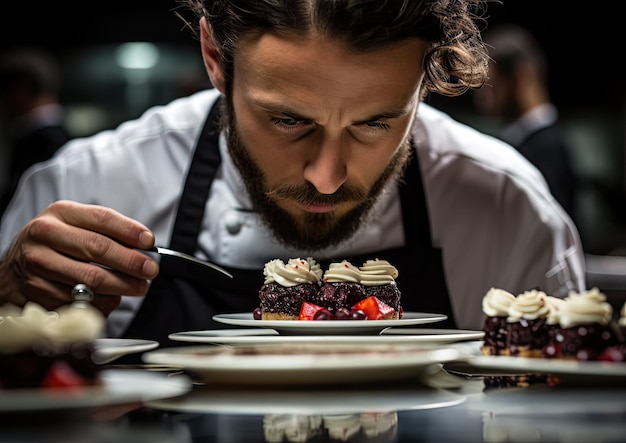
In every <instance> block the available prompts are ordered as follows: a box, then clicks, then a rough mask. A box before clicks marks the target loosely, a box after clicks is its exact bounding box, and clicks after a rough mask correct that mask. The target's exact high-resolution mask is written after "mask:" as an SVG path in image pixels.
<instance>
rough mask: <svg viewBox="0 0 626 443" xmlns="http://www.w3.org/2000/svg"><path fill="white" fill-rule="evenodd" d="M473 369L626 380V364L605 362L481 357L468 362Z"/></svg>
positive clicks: (499, 356) (475, 357)
mask: <svg viewBox="0 0 626 443" xmlns="http://www.w3.org/2000/svg"><path fill="white" fill-rule="evenodd" d="M466 363H467V364H469V365H470V366H471V367H473V368H483V369H490V370H502V371H514V372H516V373H520V372H525V373H529V372H540V373H550V374H556V375H575V376H610V377H625V378H626V363H624V362H605V361H579V360H560V359H549V358H528V357H513V356H507V355H480V356H474V357H472V358H469V359H468V360H467V362H466Z"/></svg>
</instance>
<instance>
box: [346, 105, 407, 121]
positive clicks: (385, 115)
mask: <svg viewBox="0 0 626 443" xmlns="http://www.w3.org/2000/svg"><path fill="white" fill-rule="evenodd" d="M408 112H409V111H407V109H404V108H403V109H396V110H390V111H385V112H381V113H380V114H375V115H372V116H370V117H366V118H364V119H361V120H358V121H355V122H354V123H353V124H355V125H360V124H364V123H369V122H375V121H377V120H388V119H394V118H398V117H402V116H403V115H406V114H407V113H408Z"/></svg>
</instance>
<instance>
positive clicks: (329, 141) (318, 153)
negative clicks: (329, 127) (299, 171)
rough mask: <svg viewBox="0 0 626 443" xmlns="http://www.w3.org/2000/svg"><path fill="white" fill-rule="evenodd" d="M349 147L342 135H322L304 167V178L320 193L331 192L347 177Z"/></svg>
mask: <svg viewBox="0 0 626 443" xmlns="http://www.w3.org/2000/svg"><path fill="white" fill-rule="evenodd" d="M348 151H349V147H348V146H347V145H346V142H345V141H342V137H341V136H338V137H322V138H321V140H320V142H319V144H318V146H317V149H316V150H315V154H314V156H313V157H312V158H311V159H310V160H309V161H308V163H307V164H306V165H305V167H304V178H305V179H306V180H307V181H308V182H309V183H311V184H312V185H313V186H315V188H316V189H317V190H318V192H320V193H322V194H333V193H335V192H336V191H337V189H339V187H340V186H341V185H342V184H344V183H345V181H346V179H347V177H348V168H347V165H346V158H347V155H348Z"/></svg>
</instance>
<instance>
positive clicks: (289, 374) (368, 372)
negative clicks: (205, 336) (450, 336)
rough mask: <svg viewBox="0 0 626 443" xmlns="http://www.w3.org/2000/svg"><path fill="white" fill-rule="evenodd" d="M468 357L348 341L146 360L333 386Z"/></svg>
mask: <svg viewBox="0 0 626 443" xmlns="http://www.w3.org/2000/svg"><path fill="white" fill-rule="evenodd" d="M461 357H464V354H462V353H461V352H459V351H457V350H455V349H445V348H438V349H424V348H423V347H421V348H420V347H418V346H413V345H403V344H396V345H389V344H381V345H375V344H371V343H370V344H369V345H367V346H355V345H354V344H348V343H342V344H335V345H333V346H329V345H328V344H325V343H310V342H309V343H297V344H284V343H283V344H276V345H269V344H261V345H254V346H228V345H197V346H184V347H174V348H163V349H157V350H154V351H149V352H146V353H145V354H143V356H142V358H143V360H144V361H145V362H146V363H152V364H160V365H174V366H177V367H182V368H184V369H186V370H188V371H189V372H190V373H192V374H194V375H195V376H196V377H198V378H199V379H200V380H202V381H204V382H206V383H227V384H235V385H257V386H259V385H280V386H295V385H299V386H303V385H329V384H344V385H345V384H354V383H362V382H374V381H398V380H407V379H415V380H419V377H420V375H422V374H424V373H426V372H428V371H427V369H428V367H429V366H431V365H433V364H437V363H443V362H446V361H451V360H455V359H459V358H461Z"/></svg>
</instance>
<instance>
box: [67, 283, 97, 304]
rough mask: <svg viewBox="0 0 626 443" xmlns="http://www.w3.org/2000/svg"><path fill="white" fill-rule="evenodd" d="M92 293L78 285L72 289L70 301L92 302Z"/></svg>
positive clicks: (87, 287) (83, 286) (84, 286)
mask: <svg viewBox="0 0 626 443" xmlns="http://www.w3.org/2000/svg"><path fill="white" fill-rule="evenodd" d="M93 297H94V295H93V291H92V290H91V288H90V287H89V286H87V285H85V284H82V283H79V284H77V285H76V286H74V288H73V289H72V299H73V300H74V301H87V302H90V301H92V300H93Z"/></svg>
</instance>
